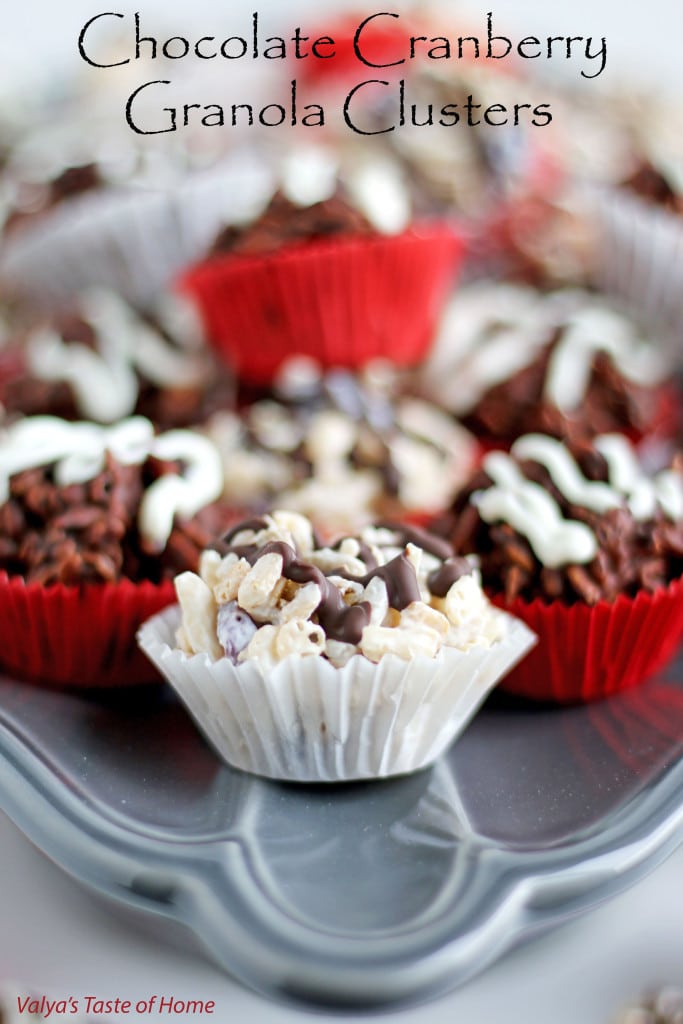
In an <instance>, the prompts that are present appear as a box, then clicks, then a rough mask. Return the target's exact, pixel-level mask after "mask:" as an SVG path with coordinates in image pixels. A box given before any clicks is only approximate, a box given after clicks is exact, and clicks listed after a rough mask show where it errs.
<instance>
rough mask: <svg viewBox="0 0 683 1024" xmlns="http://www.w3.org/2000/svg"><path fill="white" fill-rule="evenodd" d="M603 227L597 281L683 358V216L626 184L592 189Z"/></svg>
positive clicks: (594, 213) (595, 216)
mask: <svg viewBox="0 0 683 1024" xmlns="http://www.w3.org/2000/svg"><path fill="white" fill-rule="evenodd" d="M588 202H589V210H590V215H591V219H592V220H593V223H594V224H595V227H596V230H597V233H598V239H597V242H598V259H597V260H596V267H595V272H594V283H595V284H596V285H597V286H598V288H600V290H601V291H604V292H606V293H607V294H609V295H612V296H614V297H615V298H618V299H619V300H620V301H621V302H623V303H624V304H625V305H626V306H627V307H628V308H629V309H630V311H631V312H632V313H633V315H634V316H636V317H638V319H639V320H640V321H641V322H643V323H644V324H646V325H647V326H649V327H651V328H654V329H655V330H656V331H657V332H658V333H659V334H660V335H661V336H662V339H663V343H664V344H665V345H666V344H667V343H668V345H669V346H670V347H671V351H672V354H678V358H679V360H680V336H681V331H683V217H679V216H676V214H674V213H671V212H669V211H667V210H663V209H661V208H659V207H657V206H655V205H654V204H653V203H648V202H646V201H645V200H643V199H641V198H640V197H638V196H634V195H631V194H630V193H628V192H627V191H626V190H624V189H618V188H598V187H595V188H594V189H591V190H590V192H589V193H588Z"/></svg>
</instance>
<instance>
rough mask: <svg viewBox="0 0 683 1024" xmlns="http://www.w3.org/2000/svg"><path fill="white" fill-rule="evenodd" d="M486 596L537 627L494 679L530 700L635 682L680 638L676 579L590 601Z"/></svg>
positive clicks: (682, 596)
mask: <svg viewBox="0 0 683 1024" xmlns="http://www.w3.org/2000/svg"><path fill="white" fill-rule="evenodd" d="M492 600H493V601H494V602H495V603H496V604H497V605H498V606H499V607H503V608H505V610H506V611H508V612H510V614H512V615H515V616H517V617H519V618H520V619H521V620H522V621H523V622H525V623H526V624H527V625H528V626H529V628H530V629H532V630H533V631H534V633H536V634H537V635H538V638H539V639H538V645H537V646H536V648H535V649H534V650H533V651H532V652H531V653H530V655H529V656H528V658H525V660H524V661H523V662H521V663H520V664H519V665H518V666H517V668H515V669H514V670H513V671H512V672H511V673H510V675H509V676H507V678H506V679H505V681H504V682H503V683H502V687H503V689H505V690H507V691H508V692H509V693H514V694H517V695H518V696H521V697H528V698H531V699H533V700H543V701H547V700H550V701H556V702H558V703H563V704H569V703H576V702H583V701H593V700H599V699H600V698H602V697H607V696H609V695H610V694H612V693H617V692H618V691H620V690H626V689H629V688H630V687H634V686H638V685H639V684H640V683H642V682H644V681H645V680H646V679H647V678H648V677H649V676H651V675H652V674H653V673H654V672H656V671H657V670H658V669H661V668H663V667H664V666H665V665H666V664H667V663H668V662H669V661H670V660H671V658H672V657H673V656H674V654H675V653H676V650H677V648H678V646H679V644H680V642H681V639H683V581H681V580H675V581H674V582H673V583H670V584H669V585H668V586H666V587H661V588H660V589H659V590H656V591H655V592H654V593H652V594H648V593H645V592H644V591H643V592H641V593H639V594H637V595H636V596H635V597H626V596H623V595H622V596H620V597H618V598H617V600H616V601H614V602H611V603H610V602H608V601H600V602H598V604H596V605H593V606H590V605H587V604H583V603H577V604H573V605H565V604H562V602H560V601H553V602H551V603H549V604H546V603H545V602H543V601H542V600H540V599H537V600H535V601H524V600H522V599H521V598H516V599H515V600H514V601H512V602H509V603H506V602H505V601H504V599H503V598H501V597H493V598H492Z"/></svg>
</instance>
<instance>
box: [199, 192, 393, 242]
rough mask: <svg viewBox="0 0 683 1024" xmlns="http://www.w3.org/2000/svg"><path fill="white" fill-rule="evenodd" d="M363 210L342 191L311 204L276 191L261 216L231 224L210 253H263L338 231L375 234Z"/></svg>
mask: <svg viewBox="0 0 683 1024" xmlns="http://www.w3.org/2000/svg"><path fill="white" fill-rule="evenodd" d="M376 233H377V232H376V230H375V229H374V228H373V226H372V224H371V223H370V221H369V220H368V219H367V218H366V217H365V216H363V214H362V213H361V212H360V211H359V210H357V209H356V208H355V207H354V206H352V205H351V204H350V203H349V202H347V201H346V200H345V199H344V198H343V197H342V196H341V195H340V194H336V195H334V196H332V197H331V198H329V199H324V200H321V201H320V202H317V203H313V204H312V205H310V206H298V205H297V204H296V203H293V202H292V201H291V200H290V199H288V198H287V197H286V196H285V195H284V194H283V193H282V192H276V194H275V195H274V196H273V198H272V199H271V201H270V203H269V204H268V206H267V208H266V209H265V210H264V212H263V213H262V214H261V216H260V217H259V218H258V219H257V220H255V221H254V222H253V223H252V224H250V225H249V226H248V227H246V228H238V227H234V226H229V227H227V228H224V229H223V231H221V232H220V234H219V235H218V237H217V238H216V240H215V241H214V243H213V245H212V247H211V251H210V255H213V256H217V255H220V254H222V253H227V252H230V253H235V254H241V255H249V254H261V253H266V252H273V251H274V250H276V249H281V248H282V247H283V246H285V245H291V244H293V243H301V242H310V241H313V240H315V239H321V238H332V237H334V236H336V235H374V234H376Z"/></svg>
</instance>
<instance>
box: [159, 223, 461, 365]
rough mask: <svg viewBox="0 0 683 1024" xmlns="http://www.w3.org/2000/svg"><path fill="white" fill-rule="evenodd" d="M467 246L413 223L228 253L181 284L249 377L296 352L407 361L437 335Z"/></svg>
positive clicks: (327, 360) (443, 231) (336, 359)
mask: <svg viewBox="0 0 683 1024" xmlns="http://www.w3.org/2000/svg"><path fill="white" fill-rule="evenodd" d="M463 248H464V243H463V240H462V238H461V237H459V236H457V235H456V234H454V232H453V230H452V229H451V228H450V227H448V226H445V225H438V226H433V225H427V226H423V227H420V226H416V227H414V228H413V229H411V230H409V231H406V232H405V233H403V234H401V235H395V236H391V237H382V236H378V237H376V238H358V237H349V238H345V239H343V240H339V239H337V240H328V239H325V240H321V241H313V242H309V243H307V244H305V245H299V246H296V247H293V246H291V247H288V248H284V249H280V250H278V251H276V252H272V253H268V254H266V255H259V256H236V255H232V254H226V255H225V256H220V257H216V258H214V259H210V260H206V261H205V262H203V263H201V264H198V265H196V266H195V267H193V268H191V269H190V270H189V271H188V272H187V273H186V274H185V275H184V276H183V277H182V278H181V280H180V282H179V287H180V288H181V289H182V290H183V291H185V292H187V293H188V294H189V295H191V296H192V297H193V298H194V300H195V301H196V302H197V304H198V306H199V309H200V312H201V314H202V317H203V320H204V326H205V330H206V334H207V338H208V340H209V343H210V344H212V345H213V347H214V348H215V350H216V352H217V353H218V355H219V356H220V357H221V358H222V359H223V360H225V362H227V363H228V364H229V365H230V366H231V367H232V368H233V369H234V370H235V371H236V372H237V374H238V375H240V376H242V377H243V378H244V379H245V380H247V381H251V382H253V383H261V384H268V383H270V382H271V381H272V380H273V378H274V377H275V375H276V373H277V371H278V368H279V367H280V365H281V363H283V362H284V360H285V359H287V358H289V357H290V356H292V355H295V354H298V355H306V356H311V357H312V358H314V359H315V360H316V361H317V362H318V363H320V364H321V365H322V366H323V367H324V368H328V367H333V366H335V367H338V366H345V367H349V368H352V369H357V368H359V367H361V366H363V365H364V364H365V363H367V362H369V361H370V360H372V359H375V358H389V359H391V360H393V362H395V363H397V364H398V365H400V366H411V365H413V364H415V363H418V362H419V361H420V360H421V359H422V358H423V357H424V355H425V354H426V351H427V349H428V346H429V344H430V342H431V341H432V340H433V338H434V333H435V327H436V324H437V321H438V318H439V316H440V314H441V312H442V310H443V306H444V304H445V302H446V300H447V298H448V295H449V294H450V292H451V289H452V286H453V281H454V277H455V273H456V270H457V268H458V267H459V264H460V261H461V258H462V254H463Z"/></svg>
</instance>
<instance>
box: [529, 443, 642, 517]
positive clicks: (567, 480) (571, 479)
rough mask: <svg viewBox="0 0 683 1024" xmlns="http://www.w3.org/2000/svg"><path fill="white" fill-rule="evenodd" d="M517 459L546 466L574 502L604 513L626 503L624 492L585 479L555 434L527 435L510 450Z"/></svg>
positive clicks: (553, 480) (563, 491)
mask: <svg viewBox="0 0 683 1024" xmlns="http://www.w3.org/2000/svg"><path fill="white" fill-rule="evenodd" d="M510 450H511V452H512V454H513V455H514V456H515V457H516V458H518V459H531V461H532V462H538V463H540V465H541V466H544V467H545V468H546V469H547V470H548V473H549V474H550V478H551V480H552V482H553V483H554V484H555V486H556V487H557V489H558V491H560V492H561V494H563V495H564V497H565V498H567V500H568V501H571V502H572V504H574V505H580V506H581V507H582V508H587V509H590V510H591V511H592V512H598V513H603V512H607V511H608V510H609V509H611V508H619V506H620V505H622V504H623V493H620V492H619V491H617V490H615V488H614V487H612V486H610V485H609V484H605V483H601V482H600V481H594V480H586V478H585V476H584V475H583V473H582V472H581V470H580V469H579V467H578V465H577V464H576V461H575V460H574V459H573V458H572V456H571V454H570V453H569V451H568V450H567V449H566V448H565V446H564V445H563V444H562V443H561V442H560V441H556V440H555V439H554V438H553V437H547V436H546V435H545V434H526V435H525V436H524V437H520V438H519V439H518V440H517V441H515V443H514V444H513V446H512V448H511V449H510Z"/></svg>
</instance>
